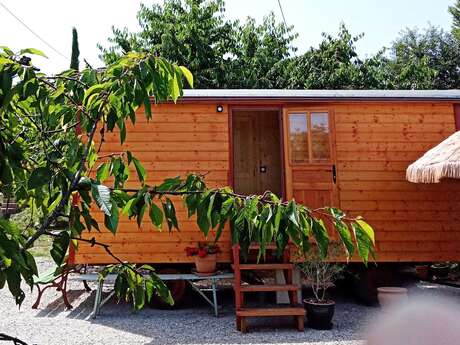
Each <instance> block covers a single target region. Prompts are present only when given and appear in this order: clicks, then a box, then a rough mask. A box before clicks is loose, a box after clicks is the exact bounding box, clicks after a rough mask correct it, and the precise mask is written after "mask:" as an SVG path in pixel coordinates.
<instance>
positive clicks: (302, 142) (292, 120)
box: [289, 113, 308, 163]
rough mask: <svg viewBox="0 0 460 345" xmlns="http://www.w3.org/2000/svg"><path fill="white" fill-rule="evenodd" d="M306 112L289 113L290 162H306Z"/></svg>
mask: <svg viewBox="0 0 460 345" xmlns="http://www.w3.org/2000/svg"><path fill="white" fill-rule="evenodd" d="M307 132H308V128H307V114H305V113H303V114H289V140H290V142H291V162H293V163H295V162H308V138H307Z"/></svg>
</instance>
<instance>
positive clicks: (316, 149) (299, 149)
mask: <svg viewBox="0 0 460 345" xmlns="http://www.w3.org/2000/svg"><path fill="white" fill-rule="evenodd" d="M289 141H290V156H291V157H290V159H291V162H292V163H321V162H325V161H326V162H327V161H329V160H330V158H331V147H330V145H331V143H330V128H329V114H328V113H327V112H302V113H290V114H289Z"/></svg>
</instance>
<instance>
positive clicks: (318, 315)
mask: <svg viewBox="0 0 460 345" xmlns="http://www.w3.org/2000/svg"><path fill="white" fill-rule="evenodd" d="M303 304H304V307H305V310H306V311H307V325H308V327H310V328H314V329H332V326H333V325H332V318H333V317H334V311H335V302H334V301H327V302H323V303H318V302H315V301H313V300H303Z"/></svg>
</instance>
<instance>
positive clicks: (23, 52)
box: [19, 48, 48, 58]
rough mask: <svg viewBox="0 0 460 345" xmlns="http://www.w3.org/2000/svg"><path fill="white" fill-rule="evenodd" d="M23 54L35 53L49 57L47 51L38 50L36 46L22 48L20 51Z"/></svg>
mask: <svg viewBox="0 0 460 345" xmlns="http://www.w3.org/2000/svg"><path fill="white" fill-rule="evenodd" d="M22 54H33V55H39V56H43V57H44V58H48V57H47V56H46V55H45V53H43V52H42V51H41V50H38V49H35V48H25V49H21V50H20V51H19V55H22Z"/></svg>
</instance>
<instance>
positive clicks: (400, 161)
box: [75, 101, 460, 264]
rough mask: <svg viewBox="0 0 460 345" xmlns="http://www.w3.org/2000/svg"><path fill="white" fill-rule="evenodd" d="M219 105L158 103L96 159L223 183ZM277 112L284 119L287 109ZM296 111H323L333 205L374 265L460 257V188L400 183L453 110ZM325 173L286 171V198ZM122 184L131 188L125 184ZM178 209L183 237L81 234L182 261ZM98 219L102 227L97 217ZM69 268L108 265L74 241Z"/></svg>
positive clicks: (343, 105) (196, 235) (350, 107)
mask: <svg viewBox="0 0 460 345" xmlns="http://www.w3.org/2000/svg"><path fill="white" fill-rule="evenodd" d="M216 104H217V101H216V102H215V103H211V102H202V103H200V102H198V101H197V102H194V103H178V104H176V105H174V104H161V105H156V106H154V107H153V119H152V120H151V121H150V122H147V121H146V120H145V118H144V114H143V112H142V110H139V112H138V122H137V124H136V125H134V126H133V125H129V126H127V140H126V143H125V145H123V147H122V146H120V145H119V143H118V136H117V134H116V133H115V134H108V135H106V137H105V140H106V143H105V144H104V146H103V152H105V153H109V152H117V151H122V150H131V151H132V152H133V154H134V155H135V156H136V157H139V158H140V159H141V161H143V162H144V165H145V167H146V169H147V171H148V179H147V183H149V184H155V183H159V182H160V181H161V180H162V179H164V178H166V177H171V176H176V175H184V174H186V173H187V172H198V173H208V175H207V178H206V179H207V180H208V184H209V185H210V186H222V185H227V184H228V176H230V175H229V174H230V166H231V159H230V156H231V155H230V153H229V149H230V147H231V144H230V140H231V139H230V137H231V136H230V134H229V125H228V123H229V104H225V102H219V104H223V108H224V110H223V112H221V113H217V112H216ZM231 105H233V104H230V106H231ZM257 105H258V106H264V104H263V103H258V104H257ZM280 106H281V107H282V108H283V112H284V113H286V112H287V111H288V109H290V107H291V105H284V106H283V105H282V104H281V105H280ZM299 107H300V108H309V107H315V108H321V109H323V110H327V111H328V112H329V113H330V114H332V115H333V116H331V118H332V119H333V123H331V128H332V129H333V130H334V133H333V136H332V138H333V143H332V145H334V152H335V156H334V161H335V165H336V173H337V183H336V185H335V187H334V188H335V189H336V190H335V193H334V194H336V197H334V200H336V201H335V202H336V205H337V206H339V207H341V208H342V209H343V210H344V211H346V212H347V213H349V214H350V215H355V216H356V215H362V216H363V217H365V219H366V220H367V221H368V222H369V223H370V224H371V225H373V227H374V229H375V231H376V239H377V243H376V246H377V248H376V249H377V261H380V262H385V261H386V262H397V261H411V262H417V261H444V260H451V261H459V260H460V225H458V224H460V222H459V221H460V181H453V180H446V181H443V182H442V183H440V184H426V185H425V184H412V183H409V182H407V181H406V179H405V170H406V168H407V166H408V165H409V164H410V163H412V162H413V161H415V160H416V159H418V158H419V157H420V156H421V155H422V154H423V153H424V152H426V150H428V149H430V148H431V147H433V146H435V145H436V144H438V143H440V142H441V141H442V140H443V139H445V138H447V137H448V136H449V135H450V134H452V133H453V132H454V131H455V130H456V123H455V116H454V105H453V104H452V103H447V102H442V103H441V102H440V103H429V102H420V103H416V102H369V103H366V102H355V103H352V102H337V103H322V104H318V103H316V104H314V105H312V104H304V105H299ZM284 125H286V123H284ZM284 133H285V135H286V128H285V131H284ZM284 142H285V143H286V142H287V141H286V140H284ZM288 154H289V147H284V155H285V160H286V157H288V156H287V155H288ZM285 164H286V162H285ZM131 173H132V174H134V171H132V172H131ZM328 174H329V172H325V173H324V174H317V173H316V171H314V170H309V169H291V170H290V171H286V169H285V171H284V178H285V189H286V195H288V196H294V197H297V196H299V195H300V196H301V197H302V198H306V196H307V195H309V192H311V191H314V190H316V191H318V190H321V187H322V186H323V185H324V184H325V183H328V182H329V181H330V180H329V175H328ZM129 186H130V187H134V186H136V184H135V183H134V182H131V183H129ZM306 199H308V198H306ZM176 205H177V207H176V209H177V213H178V218H179V226H180V232H176V231H174V232H173V233H169V232H168V230H167V229H166V228H164V229H163V231H162V232H159V231H158V230H156V229H154V228H153V226H152V225H151V224H150V223H149V222H148V219H147V218H148V217H147V216H146V217H145V218H146V219H145V220H144V222H143V224H142V226H141V228H140V229H138V227H137V224H136V222H135V221H129V220H127V219H126V218H122V219H121V220H120V226H119V232H118V234H117V236H113V235H112V234H110V233H109V232H108V231H107V230H105V229H102V232H101V233H97V232H91V234H88V235H87V237H89V238H90V237H93V236H94V237H96V239H97V240H100V241H101V242H104V243H108V244H111V249H112V251H113V252H114V253H115V254H116V255H118V256H120V258H122V259H123V260H128V261H131V262H138V263H181V262H192V260H191V259H190V258H188V257H187V256H186V255H185V247H187V246H190V245H194V244H195V243H196V242H197V241H203V240H204V237H203V235H202V234H201V232H200V231H199V229H198V227H197V225H196V223H195V221H194V219H193V218H192V219H188V217H187V214H186V210H185V208H184V206H183V205H182V201H180V200H178V199H177V202H176ZM307 206H308V205H307ZM96 218H97V220H98V221H99V223H100V224H101V228H103V225H102V224H103V221H102V220H103V217H102V215H100V214H98V215H96ZM228 230H229V229H227V231H224V234H223V236H222V238H221V239H220V241H219V245H220V247H221V253H220V254H219V261H220V262H230V260H231V243H230V234H229V231H228ZM211 237H212V236H211ZM75 262H76V263H88V264H104V263H109V262H113V261H112V260H111V259H110V257H109V256H107V255H106V254H105V253H104V251H103V250H101V249H100V248H96V247H93V248H89V246H88V245H85V244H83V243H80V245H79V248H78V250H77V252H76V255H75Z"/></svg>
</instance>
